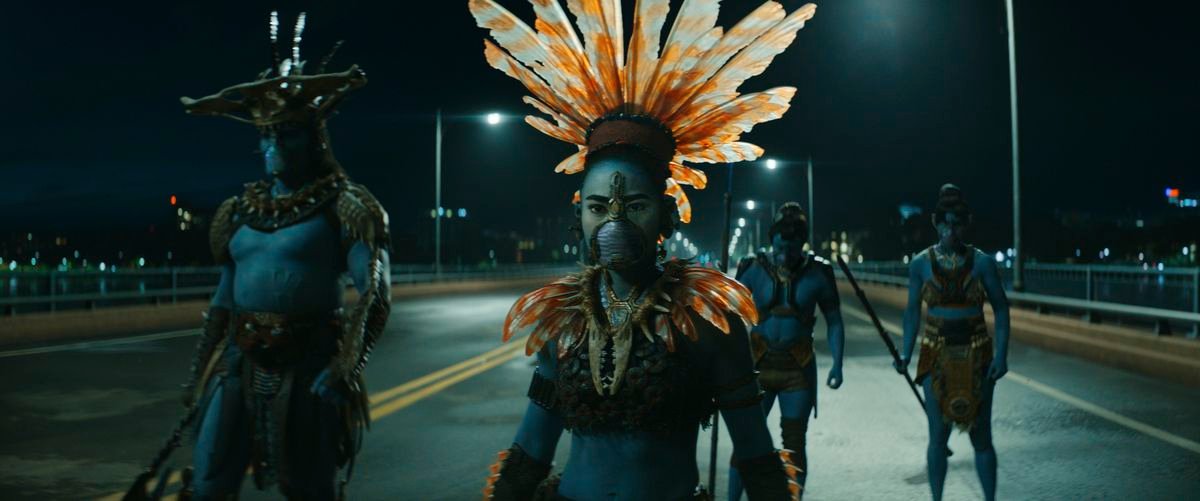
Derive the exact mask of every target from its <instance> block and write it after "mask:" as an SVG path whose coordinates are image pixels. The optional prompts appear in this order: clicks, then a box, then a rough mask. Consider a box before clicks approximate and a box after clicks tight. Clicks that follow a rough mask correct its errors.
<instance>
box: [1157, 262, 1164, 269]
mask: <svg viewBox="0 0 1200 501" xmlns="http://www.w3.org/2000/svg"><path fill="white" fill-rule="evenodd" d="M1158 271H1163V264H1162V263H1158Z"/></svg>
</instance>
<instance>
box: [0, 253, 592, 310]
mask: <svg viewBox="0 0 1200 501" xmlns="http://www.w3.org/2000/svg"><path fill="white" fill-rule="evenodd" d="M576 269H577V266H572V265H562V264H537V265H511V266H502V267H496V268H490V269H482V270H480V269H466V268H451V269H450V270H443V272H442V273H441V274H439V273H436V272H435V271H434V270H433V267H431V266H420V265H417V266H413V265H399V266H393V267H392V284H393V285H403V284H419V283H432V282H457V281H464V280H505V279H519V278H531V277H538V276H549V275H559V274H565V273H569V272H571V271H575V270H576ZM220 275H221V269H220V268H219V267H207V268H158V269H137V270H129V271H121V272H119V273H112V272H100V271H80V272H55V271H52V272H5V273H0V285H3V284H10V287H9V288H8V290H5V291H4V292H5V293H7V294H8V295H7V297H6V296H5V295H0V312H3V313H4V314H5V315H9V316H11V315H16V314H18V313H26V312H46V311H50V312H54V311H59V310H64V309H96V308H101V307H106V306H117V305H132V304H164V303H176V302H178V301H180V300H181V299H195V298H203V297H210V296H211V295H212V293H213V291H215V290H216V287H217V282H218V281H219V279H220ZM343 280H344V281H345V282H346V286H347V287H348V286H349V279H348V278H344V279H343ZM19 281H23V282H24V283H22V282H19ZM19 285H24V286H25V287H26V289H24V292H29V291H32V292H35V294H29V295H19V294H15V293H19V292H22V289H21V288H20V287H19ZM43 290H44V291H46V292H45V293H40V292H41V291H43ZM76 291H78V292H76Z"/></svg>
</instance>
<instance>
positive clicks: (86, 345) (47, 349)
mask: <svg viewBox="0 0 1200 501" xmlns="http://www.w3.org/2000/svg"><path fill="white" fill-rule="evenodd" d="M198 332H200V329H198V328H196V329H184V330H178V331H170V332H159V333H157V334H145V335H142V336H130V337H122V338H117V339H105V340H103V341H84V342H81V343H69V344H57V345H54V346H41V347H37V348H24V349H20V350H9V351H0V358H8V357H20V356H24V355H39V354H42V353H55V352H59V351H76V350H87V349H92V348H104V347H108V346H119V345H123V344H133V343H144V342H146V341H157V340H159V339H173V338H177V337H185V336H194V335H196V333H198Z"/></svg>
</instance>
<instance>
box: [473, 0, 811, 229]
mask: <svg viewBox="0 0 1200 501" xmlns="http://www.w3.org/2000/svg"><path fill="white" fill-rule="evenodd" d="M530 1H531V3H532V4H533V10H534V12H535V14H536V15H537V20H536V21H535V22H534V27H535V28H536V30H535V29H532V28H530V27H529V25H527V24H525V23H524V22H522V21H521V20H520V19H518V18H517V17H516V16H514V15H513V14H512V13H511V12H509V11H507V10H505V9H504V7H501V6H500V5H499V4H498V3H496V1H495V0H469V1H468V6H469V8H470V9H471V14H473V15H474V16H475V20H476V22H477V23H478V24H479V26H480V27H481V28H487V29H489V30H491V35H492V38H494V39H495V40H496V43H493V42H492V41H491V40H484V43H483V44H484V55H485V56H486V57H487V61H488V63H489V64H491V65H492V66H493V67H495V68H496V69H498V70H500V71H503V72H504V73H505V74H506V75H508V76H510V77H512V78H515V79H517V80H519V81H521V83H522V84H524V85H525V87H526V88H527V89H528V90H529V92H530V93H531V94H533V96H532V97H530V96H526V97H525V98H524V101H525V102H526V103H528V104H529V105H531V106H533V107H534V108H536V109H537V110H538V111H540V112H541V113H544V114H545V115H548V116H549V117H550V118H551V119H553V121H554V123H551V122H550V121H549V120H547V119H546V118H543V117H539V116H527V117H525V121H526V122H527V123H529V125H532V126H533V127H534V128H535V129H537V130H539V131H541V132H542V133H544V134H546V135H548V136H550V137H553V138H555V139H558V140H561V141H566V142H568V143H571V144H574V145H576V146H578V147H579V151H578V152H576V153H575V154H573V155H571V156H569V157H567V158H566V159H565V160H563V161H562V162H561V163H559V164H558V166H557V167H556V168H555V169H554V170H555V171H556V172H565V173H567V174H574V173H576V172H580V171H582V170H583V168H584V163H585V158H586V156H587V153H588V151H589V150H593V151H594V150H596V149H599V148H600V147H603V146H607V145H610V144H621V143H632V144H636V145H638V146H640V147H642V148H644V149H646V150H647V151H649V152H650V153H651V154H653V155H655V156H657V157H659V158H660V159H662V160H664V161H665V163H668V165H669V168H670V178H668V179H667V190H666V192H667V194H669V195H671V196H672V197H674V198H675V200H676V203H677V205H678V208H679V213H680V214H679V215H680V219H681V220H682V221H683V222H688V221H690V220H691V205H690V203H689V202H688V200H687V195H685V194H684V192H683V189H682V188H681V187H680V185H690V186H693V187H695V188H696V189H703V188H704V186H705V185H706V184H707V179H706V177H705V175H704V173H703V172H701V171H700V170H698V169H695V168H692V167H688V166H686V165H684V162H691V163H717V162H740V161H743V160H754V159H757V158H758V157H759V156H761V155H762V153H763V149H762V148H760V147H758V146H756V145H753V144H750V143H746V142H741V141H740V139H741V136H742V134H743V133H745V132H749V131H750V129H751V128H753V127H754V125H756V124H759V123H762V122H766V121H770V120H775V119H778V118H780V117H781V116H783V113H784V112H785V111H787V109H788V106H789V103H790V101H791V99H792V96H793V95H795V93H796V89H795V87H776V88H773V89H768V90H765V91H762V92H755V93H752V94H746V95H740V94H739V92H738V90H737V89H738V87H740V86H741V85H742V82H745V81H746V80H747V79H748V78H750V77H753V76H755V75H758V74H760V73H762V72H763V70H765V69H766V68H767V66H769V65H770V64H771V61H772V60H773V59H774V58H775V56H776V55H778V54H779V53H781V52H783V50H784V49H786V48H787V47H788V45H790V44H791V43H792V41H793V40H795V38H796V32H797V31H799V30H800V28H803V27H804V22H805V21H807V20H809V19H811V18H812V16H813V14H814V13H815V12H816V9H817V6H816V5H813V4H806V5H804V6H803V7H801V8H799V9H797V10H796V11H794V12H792V13H791V14H786V15H785V12H784V9H783V6H782V5H780V4H779V3H778V2H775V1H768V2H765V3H763V4H762V6H760V7H759V8H758V9H756V10H755V11H754V12H752V13H751V14H750V15H749V16H746V18H745V19H742V20H741V21H740V22H738V23H737V24H736V25H734V27H733V28H732V29H730V30H729V31H728V32H725V31H724V30H723V29H722V28H721V27H719V26H716V22H717V11H718V10H719V4H720V0H684V2H683V5H682V7H680V10H679V13H678V14H677V15H676V17H675V22H674V25H673V26H671V31H670V32H669V34H668V35H667V39H666V42H665V43H664V44H662V50H661V51H660V50H659V46H660V43H659V39H660V36H661V34H662V28H663V24H664V23H665V22H666V18H667V14H668V12H670V3H669V0H637V5H636V7H635V11H636V12H635V13H634V20H633V35H632V37H631V38H630V40H629V47H628V52H627V51H626V48H625V46H624V44H625V36H624V33H623V30H624V28H623V26H624V24H623V20H622V15H621V1H620V0H567V8H568V9H569V10H570V11H571V13H572V14H574V15H575V18H576V22H575V26H572V25H571V22H570V20H569V19H568V18H567V15H566V13H565V12H564V11H563V9H562V6H561V5H560V4H559V2H558V0H530ZM576 26H577V27H578V30H579V31H578V33H577V32H576ZM581 35H582V40H581ZM497 43H498V44H499V46H497V45H496V44H497ZM501 47H503V49H501Z"/></svg>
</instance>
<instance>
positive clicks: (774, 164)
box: [767, 158, 779, 170]
mask: <svg viewBox="0 0 1200 501" xmlns="http://www.w3.org/2000/svg"><path fill="white" fill-rule="evenodd" d="M778 166H779V164H778V162H776V161H775V159H774V158H768V159H767V168H768V169H771V170H775V168H776V167H778Z"/></svg>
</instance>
